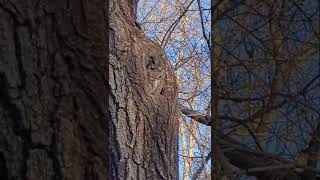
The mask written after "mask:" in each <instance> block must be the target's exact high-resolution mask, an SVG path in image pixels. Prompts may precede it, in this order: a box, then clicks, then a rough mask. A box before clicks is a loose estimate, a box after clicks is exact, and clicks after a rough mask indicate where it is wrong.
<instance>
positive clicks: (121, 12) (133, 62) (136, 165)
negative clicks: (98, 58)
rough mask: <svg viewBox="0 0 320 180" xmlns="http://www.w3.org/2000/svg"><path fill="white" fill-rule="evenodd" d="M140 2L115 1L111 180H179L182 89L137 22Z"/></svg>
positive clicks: (111, 65)
mask: <svg viewBox="0 0 320 180" xmlns="http://www.w3.org/2000/svg"><path fill="white" fill-rule="evenodd" d="M135 3H136V2H135V1H130V0H112V1H111V3H110V9H109V10H110V12H111V13H110V26H109V27H110V28H109V33H110V41H109V49H110V54H109V85H110V88H111V95H110V99H109V110H110V116H111V119H112V121H110V125H109V127H110V134H109V138H110V139H109V143H110V144H109V150H110V153H109V155H110V161H109V167H110V171H111V177H110V179H140V180H141V179H167V180H169V179H178V156H177V154H178V117H177V116H178V105H177V85H176V79H175V77H174V74H173V70H172V67H171V66H170V63H169V62H168V60H167V59H166V57H165V53H164V52H163V50H162V49H161V48H160V46H158V45H157V44H155V43H154V42H152V41H150V40H149V39H148V38H146V37H145V35H143V33H142V32H141V30H140V29H139V28H138V27H137V26H136V24H135V19H134V17H135V15H134V13H135V11H134V8H135Z"/></svg>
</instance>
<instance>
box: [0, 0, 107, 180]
mask: <svg viewBox="0 0 320 180" xmlns="http://www.w3.org/2000/svg"><path fill="white" fill-rule="evenodd" d="M104 3H105V1H102V0H92V1H34V0H28V1H1V2H0V22H1V23H0V179H1V180H35V179H37V180H53V179H54V180H61V179H62V180H90V179H92V180H105V179H106V178H107V155H106V147H107V123H106V118H107V115H106V114H107V113H106V102H107V97H106V89H107V74H106V44H107V42H106V41H107V38H106V34H105V30H106V24H105V23H104V22H105V21H104V18H105V12H104V10H103V7H104Z"/></svg>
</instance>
